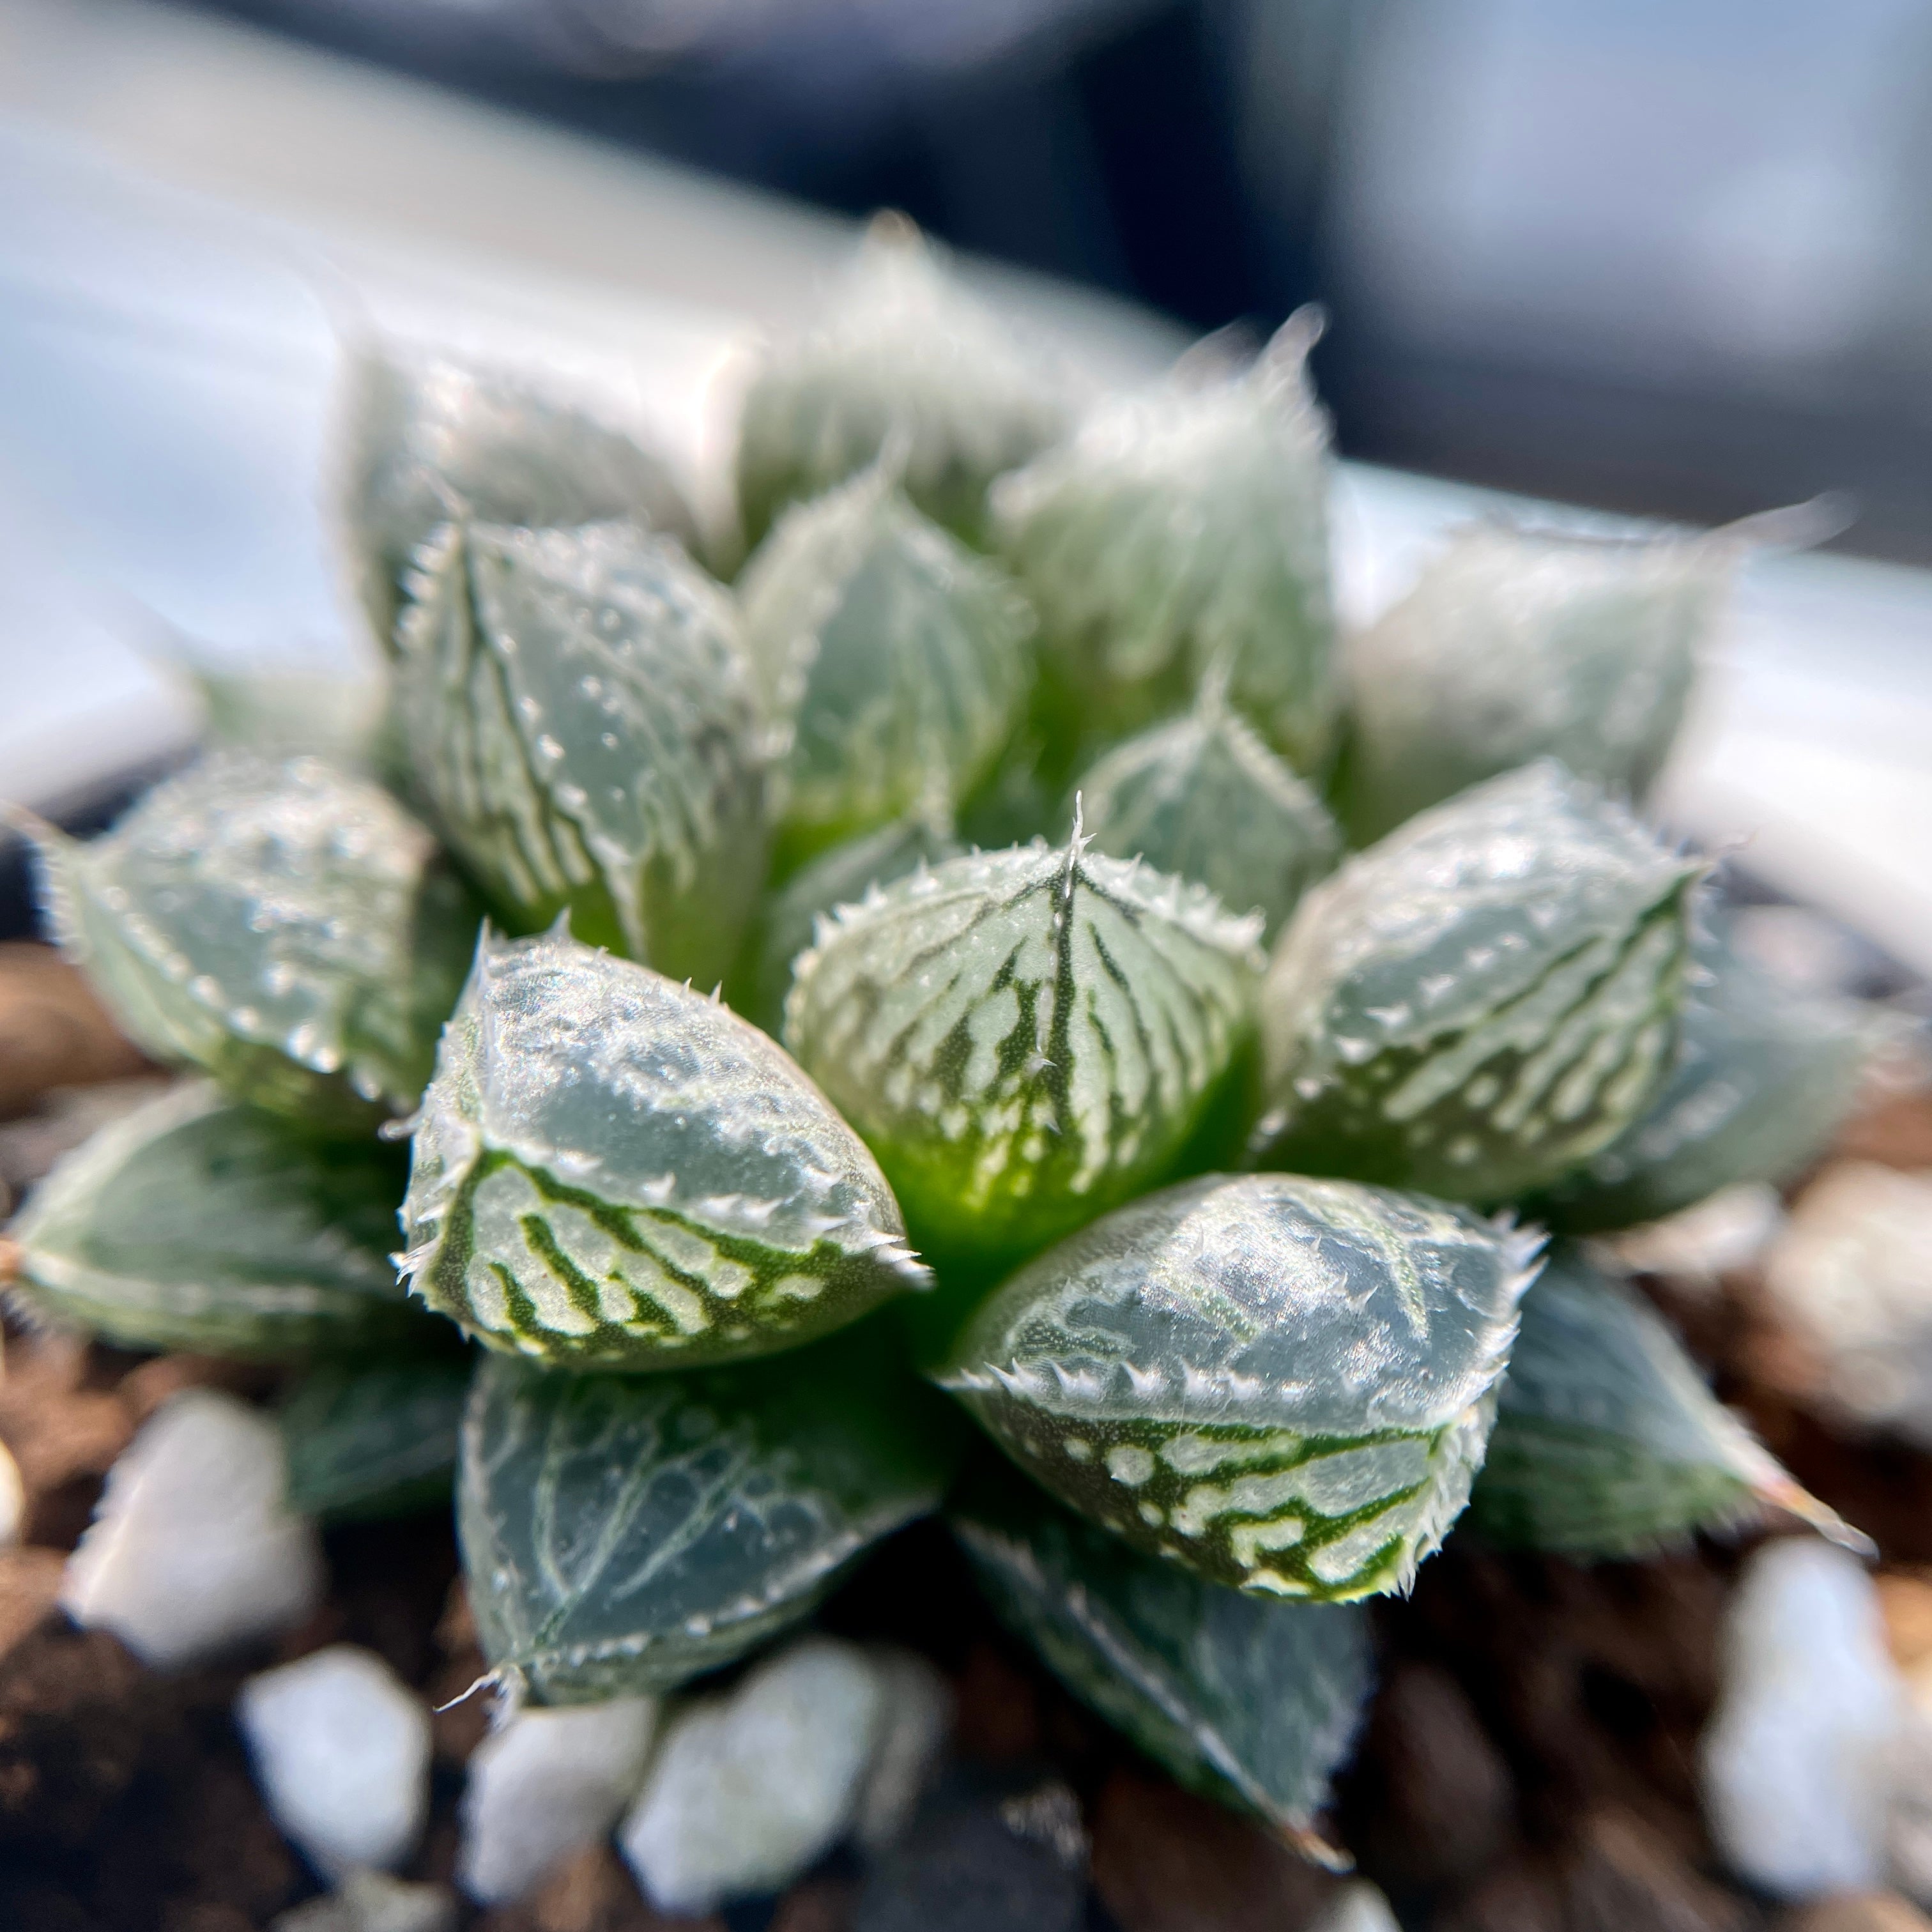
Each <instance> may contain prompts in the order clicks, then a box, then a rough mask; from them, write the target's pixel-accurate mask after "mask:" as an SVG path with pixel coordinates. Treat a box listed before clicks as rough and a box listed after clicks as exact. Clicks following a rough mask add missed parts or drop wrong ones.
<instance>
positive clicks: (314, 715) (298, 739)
mask: <svg viewBox="0 0 1932 1932" xmlns="http://www.w3.org/2000/svg"><path fill="white" fill-rule="evenodd" d="M181 668H182V670H184V672H185V673H186V674H187V678H188V679H189V681H190V683H191V684H192V685H193V688H194V691H195V693H196V696H197V697H199V699H200V700H201V705H202V712H203V715H204V717H205V722H206V728H207V733H208V736H209V737H210V738H211V739H214V741H215V742H217V744H221V745H236V746H239V747H240V748H242V749H244V750H247V751H253V752H254V754H256V755H257V757H268V758H293V757H302V756H303V755H305V754H308V755H311V756H314V757H319V758H321V759H323V760H326V762H327V763H329V764H331V765H332V766H335V769H337V770H338V771H344V772H359V773H362V774H365V775H368V776H370V777H373V778H381V777H383V776H385V775H386V774H387V772H389V770H390V769H392V767H393V766H395V764H396V763H397V762H398V760H396V758H395V756H394V754H392V751H391V749H390V748H389V744H388V743H387V742H386V741H387V739H388V737H389V730H390V709H389V700H390V695H391V694H390V690H389V679H388V678H387V676H371V675H368V674H365V673H359V672H348V673H341V674H332V673H329V672H326V671H321V670H312V669H309V668H307V667H297V666H290V665H284V664H272V663H269V664H262V663H242V664H217V663H215V662H213V661H211V660H209V659H207V658H190V659H187V660H186V661H184V662H183V663H182V665H181Z"/></svg>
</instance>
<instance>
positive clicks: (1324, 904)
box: [1253, 759, 1705, 1203]
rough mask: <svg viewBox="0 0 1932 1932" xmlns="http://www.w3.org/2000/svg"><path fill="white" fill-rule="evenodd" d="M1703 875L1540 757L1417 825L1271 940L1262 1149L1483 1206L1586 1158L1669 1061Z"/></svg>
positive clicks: (1277, 1162)
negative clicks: (1694, 906) (1276, 939)
mask: <svg viewBox="0 0 1932 1932" xmlns="http://www.w3.org/2000/svg"><path fill="white" fill-rule="evenodd" d="M1704 870H1705V868H1704V866H1703V864H1702V863H1701V862H1698V861H1696V860H1692V859H1684V858H1682V857H1680V856H1678V855H1677V854H1676V853H1673V852H1671V851H1670V850H1668V849H1667V848H1666V847H1664V846H1662V845H1661V844H1659V843H1658V841H1657V840H1656V839H1655V838H1653V837H1652V835H1651V834H1650V833H1649V832H1647V831H1646V829H1644V828H1643V826H1640V824H1638V823H1637V821H1636V820H1634V818H1632V817H1631V816H1630V814H1628V812H1627V811H1625V810H1624V809H1623V808H1622V806H1620V805H1616V804H1614V803H1613V802H1611V801H1610V799H1607V798H1606V797H1604V795H1603V794H1602V793H1601V792H1599V791H1598V790H1597V789H1596V788H1595V787H1594V786H1592V785H1589V784H1585V783H1583V781H1581V780H1580V779H1577V778H1572V777H1571V775H1569V774H1568V772H1565V770H1564V769H1563V768H1562V766H1560V765H1559V764H1557V763H1556V762H1555V761H1554V760H1551V759H1544V760H1540V761H1539V762H1538V763H1536V764H1534V765H1529V766H1525V767H1524V769H1523V770H1521V771H1520V772H1510V773H1508V774H1507V775H1505V776H1504V777H1502V778H1492V779H1490V781H1488V782H1487V784H1481V785H1478V786H1475V787H1472V789H1471V790H1469V791H1466V792H1465V793H1462V794H1461V796H1459V797H1457V798H1454V799H1451V800H1450V802H1448V804H1447V805H1438V806H1436V807H1435V808H1433V810H1431V811H1426V812H1424V813H1423V814H1421V815H1420V816H1419V817H1416V818H1414V819H1412V820H1410V821H1409V823H1407V824H1406V825H1405V826H1403V827H1402V828H1401V829H1400V830H1399V831H1397V832H1393V833H1391V835H1389V837H1388V838H1385V839H1384V840H1383V841H1382V842H1381V843H1380V844H1377V845H1374V846H1372V847H1370V849H1369V850H1367V851H1366V852H1364V853H1361V854H1360V855H1358V856H1357V857H1355V858H1354V859H1351V860H1350V861H1349V862H1348V863H1347V864H1346V865H1344V866H1343V868H1342V869H1341V871H1339V872H1337V874H1335V876H1334V877H1333V878H1331V879H1328V880H1325V881H1324V882H1323V883H1322V884H1320V885H1319V886H1316V888H1315V889H1313V891H1312V892H1310V894H1309V895H1308V896H1307V898H1305V899H1304V900H1303V901H1302V902H1301V906H1300V907H1299V908H1298V910H1297V911H1296V913H1295V917H1294V919H1293V920H1292V922H1291V923H1290V924H1289V928H1288V930H1287V931H1286V932H1285V933H1284V934H1283V935H1282V938H1281V941H1280V944H1279V945H1278V946H1277V948H1276V950H1275V954H1274V959H1273V961H1272V962H1271V965H1270V966H1269V968H1268V980H1267V983H1266V985H1265V987H1264V988H1263V989H1262V1049H1263V1058H1264V1062H1265V1086H1266V1094H1267V1100H1268V1113H1267V1114H1266V1115H1265V1116H1264V1117H1263V1118H1262V1121H1261V1123H1260V1124H1259V1127H1258V1128H1257V1129H1256V1136H1255V1140H1254V1143H1253V1145H1254V1149H1255V1151H1256V1154H1257V1155H1258V1156H1259V1158H1260V1159H1261V1160H1262V1161H1263V1163H1265V1165H1267V1166H1271V1167H1283V1168H1288V1169H1294V1170H1297V1171H1304V1172H1305V1171H1307V1170H1309V1169H1313V1170H1314V1171H1316V1172H1320V1173H1325V1174H1341V1175H1349V1177H1351V1178H1353V1179H1356V1180H1361V1181H1380V1182H1382V1183H1384V1184H1386V1185H1388V1186H1391V1187H1418V1188H1421V1189H1424V1190H1426V1191H1427V1192H1429V1193H1433V1194H1439V1195H1442V1196H1445V1197H1446V1198H1448V1199H1452V1200H1460V1201H1475V1202H1485V1203H1490V1202H1504V1201H1510V1200H1514V1199H1517V1198H1518V1197H1520V1196H1521V1195H1523V1194H1524V1193H1526V1192H1528V1191H1529V1190H1531V1189H1532V1188H1535V1187H1543V1186H1547V1184H1549V1183H1550V1182H1551V1181H1556V1180H1557V1179H1558V1178H1560V1177H1561V1176H1562V1175H1565V1174H1566V1173H1568V1172H1570V1170H1571V1169H1573V1168H1575V1167H1577V1166H1580V1165H1581V1163H1583V1162H1584V1161H1586V1160H1589V1157H1591V1156H1592V1154H1595V1153H1596V1152H1598V1150H1599V1149H1601V1148H1604V1147H1606V1146H1607V1145H1609V1144H1610V1142H1612V1141H1613V1140H1615V1139H1616V1137H1617V1136H1619V1134H1620V1133H1622V1132H1623V1131H1624V1130H1625V1129H1626V1128H1627V1127H1629V1126H1630V1125H1631V1123H1632V1122H1633V1121H1636V1120H1637V1119H1638V1118H1640V1117H1641V1116H1642V1115H1643V1113H1644V1112H1645V1111H1646V1109H1648V1108H1649V1106H1650V1104H1651V1103H1652V1100H1653V1099H1654V1098H1655V1096H1656V1094H1657V1092H1658V1089H1659V1088H1660V1086H1661V1084H1662V1082H1663V1080H1664V1076H1665V1074H1666V1073H1667V1071H1668V1070H1669V1068H1670V1061H1671V1057H1672V1055H1673V1053H1674V1052H1675V1051H1676V1039H1677V1019H1678V1012H1679V1008H1680V1007H1681V1006H1682V1002H1683V998H1684V991H1685V959H1686V957H1687V954H1688V948H1689V944H1690V926H1691V893H1692V889H1693V887H1694V886H1695V885H1696V883H1697V881H1698V880H1699V879H1700V877H1702V876H1703V872H1704Z"/></svg>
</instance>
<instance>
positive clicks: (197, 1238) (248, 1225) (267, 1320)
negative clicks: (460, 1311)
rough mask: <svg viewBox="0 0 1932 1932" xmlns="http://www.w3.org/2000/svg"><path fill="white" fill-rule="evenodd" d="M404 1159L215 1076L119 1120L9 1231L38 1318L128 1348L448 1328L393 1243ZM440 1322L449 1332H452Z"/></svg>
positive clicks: (266, 1348)
mask: <svg viewBox="0 0 1932 1932" xmlns="http://www.w3.org/2000/svg"><path fill="white" fill-rule="evenodd" d="M402 1181H403V1177H402V1173H401V1162H400V1161H399V1160H398V1159H397V1157H396V1156H395V1154H394V1153H393V1152H391V1151H388V1150H385V1149H383V1148H380V1147H378V1146H377V1145H374V1144H373V1143H368V1144H359V1143H354V1142H335V1141H321V1140H317V1139H314V1137H312V1136H308V1135H305V1134H302V1133H299V1132H298V1131H296V1130H295V1129H294V1128H293V1127H290V1125H289V1124H287V1122H286V1121H281V1120H280V1119H278V1118H276V1117H275V1115H272V1114H265V1113H263V1112H260V1110H259V1109H255V1108H253V1107H245V1106H239V1105H237V1104H236V1103H235V1102H233V1101H231V1100H226V1099H225V1098H223V1096H222V1094H221V1092H220V1090H219V1089H218V1088H216V1087H215V1086H214V1085H212V1084H211V1082H207V1081H194V1082H189V1083H187V1084H185V1085H182V1086H181V1087H178V1088H175V1089H173V1090H172V1091H169V1092H168V1093H166V1094H163V1095H161V1096H160V1097H159V1098H158V1099H157V1100H151V1101H150V1102H148V1103H147V1104H146V1105H145V1106H142V1107H140V1108H137V1109H136V1110H135V1111H134V1112H133V1113H131V1114H129V1115H125V1116H124V1117H123V1118H121V1119H119V1120H117V1121H113V1122H111V1123H110V1124H109V1125H107V1127H103V1128H102V1129H101V1130H99V1131H98V1133H95V1135H94V1136H92V1138H91V1139H89V1140H88V1141H87V1142H85V1143H84V1144H83V1145H82V1146H81V1147H80V1148H77V1149H76V1150H75V1151H74V1152H73V1153H71V1154H68V1155H67V1156H66V1157H65V1158H64V1159H62V1160H61V1161H60V1163H58V1165H57V1166H55V1168H54V1169H53V1171H52V1172H51V1173H50V1174H49V1175H48V1176H47V1177H46V1179H45V1180H44V1181H42V1182H41V1183H40V1186H39V1187H37V1188H36V1189H35V1190H34V1192H33V1193H32V1194H31V1196H29V1197H28V1202H27V1205H26V1208H24V1209H23V1211H21V1213H20V1215H19V1217H17V1219H16V1220H15V1221H14V1223H13V1226H12V1228H11V1229H10V1236H11V1238H12V1240H13V1242H14V1243H15V1244H17V1247H18V1250H19V1260H18V1264H17V1272H18V1286H17V1289H16V1290H15V1293H16V1295H17V1296H18V1297H19V1298H20V1300H21V1301H23V1302H24V1303H25V1304H26V1307H27V1308H28V1310H29V1311H31V1313H33V1314H34V1316H37V1317H38V1318H40V1319H46V1320H49V1321H52V1322H57V1323H65V1324H73V1325H79V1326H80V1327H83V1328H88V1329H89V1330H92V1331H93V1332H94V1333H95V1334H99V1335H102V1336H104V1337H107V1340H110V1342H113V1343H117V1344H118V1345H119V1346H121V1347H124V1348H136V1349H194V1350H196V1351H200V1352H208V1353H211V1354H216V1355H263V1356H271V1357H272V1356H278V1355H300V1354H302V1353H304V1352H308V1351H310V1350H315V1349H323V1350H326V1349H365V1348H368V1347H371V1346H383V1345H386V1344H388V1343H394V1342H397V1341H400V1340H404V1339H405V1338H407V1337H408V1336H410V1334H412V1333H414V1332H416V1331H423V1330H434V1328H437V1327H438V1326H440V1324H433V1323H431V1322H428V1320H426V1319H425V1317H424V1316H423V1315H422V1313H421V1312H420V1311H419V1310H416V1309H414V1308H413V1307H411V1306H410V1304H409V1302H408V1301H407V1298H406V1297H405V1295H404V1291H403V1286H402V1284H401V1282H400V1281H398V1279H397V1278H396V1270H395V1265H394V1263H393V1262H392V1261H391V1259H390V1258H389V1250H391V1249H392V1247H395V1238H396V1204H397V1202H398V1199H400V1198H401V1193H402ZM444 1332H446V1333H447V1332H448V1331H444Z"/></svg>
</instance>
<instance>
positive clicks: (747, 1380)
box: [458, 1325, 955, 1703]
mask: <svg viewBox="0 0 1932 1932" xmlns="http://www.w3.org/2000/svg"><path fill="white" fill-rule="evenodd" d="M946 1424H947V1417H946V1415H944V1412H943V1407H942V1408H940V1409H935V1407H934V1406H931V1399H930V1398H929V1397H926V1396H925V1395H924V1394H923V1392H922V1391H921V1390H920V1388H919V1385H917V1384H916V1382H912V1381H910V1379H908V1378H907V1376H905V1375H904V1372H903V1370H901V1368H900V1367H899V1366H898V1363H897V1362H896V1361H895V1359H894V1358H893V1357H892V1354H891V1352H890V1349H889V1346H888V1343H887V1340H886V1337H883V1335H882V1334H880V1333H879V1331H878V1330H877V1325H868V1328H867V1330H866V1331H864V1332H862V1333H860V1334H855V1335H853V1336H850V1337H841V1339H840V1340H839V1341H838V1342H837V1343H834V1344H832V1346H830V1347H829V1348H826V1347H820V1348H817V1349H812V1350H811V1351H810V1352H808V1353H805V1354H803V1355H793V1356H790V1357H788V1358H786V1359H785V1360H784V1361H779V1362H772V1363H769V1364H767V1363H754V1364H749V1365H747V1366H745V1367H739V1368H733V1369H720V1370H697V1371H692V1372H689V1373H682V1374H676V1375H668V1376H607V1375H595V1376H590V1375H562V1374H559V1373H556V1372H554V1371H547V1370H541V1369H539V1368H538V1367H536V1366H535V1365H534V1364H526V1363H521V1362H517V1361H513V1360H511V1359H509V1358H505V1357H502V1356H491V1357H487V1358H484V1361H482V1362H481V1363H480V1364H479V1365H478V1370H477V1376H476V1382H475V1388H474V1389H473V1391H472V1395H471V1397H470V1403H469V1410H468V1412H467V1414H466V1417H465V1419H464V1422H463V1451H462V1463H461V1475H460V1481H459V1489H458V1524H459V1528H460V1532H461V1537H462V1543H463V1564H464V1568H465V1571H466V1574H467V1575H468V1576H469V1580H470V1585H471V1593H472V1601H473V1602H474V1603H475V1605H476V1607H477V1619H478V1628H479V1631H480V1632H481V1637H482V1640H483V1646H484V1654H485V1655H486V1656H487V1658H488V1659H489V1661H490V1666H491V1667H492V1668H493V1669H494V1670H498V1671H499V1672H501V1673H503V1675H504V1676H505V1679H507V1680H508V1682H509V1683H510V1684H511V1686H512V1687H513V1688H520V1689H522V1690H524V1691H527V1692H528V1694H529V1695H531V1696H532V1697H535V1699H536V1700H538V1702H540V1703H595V1702H598V1701H600V1700H602V1699H604V1698H607V1697H620V1696H625V1695H627V1694H631V1693H633V1692H635V1691H661V1690H668V1689H670V1688H673V1687H674V1686H675V1685H679V1684H681V1683H682V1682H685V1680H687V1679H689V1678H691V1677H694V1676H698V1675H699V1674H700V1673H702V1672H704V1671H706V1670H715V1669H716V1668H717V1667H718V1666H720V1665H721V1664H727V1663H729V1662H730V1661H731V1660H732V1659H733V1658H736V1657H739V1656H742V1655H743V1654H744V1653H745V1652H746V1651H748V1650H749V1649H752V1648H753V1647H754V1646H756V1645H757V1644H759V1643H762V1642H763V1641H764V1640H766V1638H768V1637H772V1636H773V1635H775V1634H776V1633H777V1632H778V1631H781V1630H782V1629H784V1628H787V1626H788V1625H792V1624H794V1623H796V1622H799V1620H800V1619H802V1618H803V1617H805V1616H808V1614H809V1613H810V1612H811V1609H812V1607H814V1604H817V1601H819V1599H820V1598H821V1597H822V1596H823V1595H824V1593H825V1592H826V1590H828V1589H830V1588H831V1586H832V1584H833V1583H835V1581H836V1580H837V1579H838V1576H839V1575H840V1574H841V1571H843V1570H844V1568H845V1567H846V1566H847V1565H849V1564H850V1562H852V1561H853V1559H855V1558H856V1557H857V1556H859V1555H860V1554H861V1553H862V1552H863V1551H865V1550H866V1549H868V1548H869V1547H871V1544H874V1543H875V1542H877V1541H878V1540H879V1539H880V1538H882V1537H884V1536H887V1535H890V1534H891V1533H892V1532H893V1531H894V1530H895V1529H899V1528H900V1527H901V1526H903V1525H904V1524H905V1523H909V1522H910V1521H911V1520H913V1519H914V1518H915V1517H920V1516H923V1515H925V1514H928V1513H929V1511H932V1509H933V1508H935V1507H936V1506H937V1505H938V1502H939V1499H940V1496H941V1493H942V1492H943V1491H944V1487H945V1485H946V1481H947V1477H948V1475H950V1471H951V1466H952V1461H953V1455H954V1453H955V1448H954V1442H953V1436H952V1435H951V1433H950V1432H949V1430H947V1427H946Z"/></svg>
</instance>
